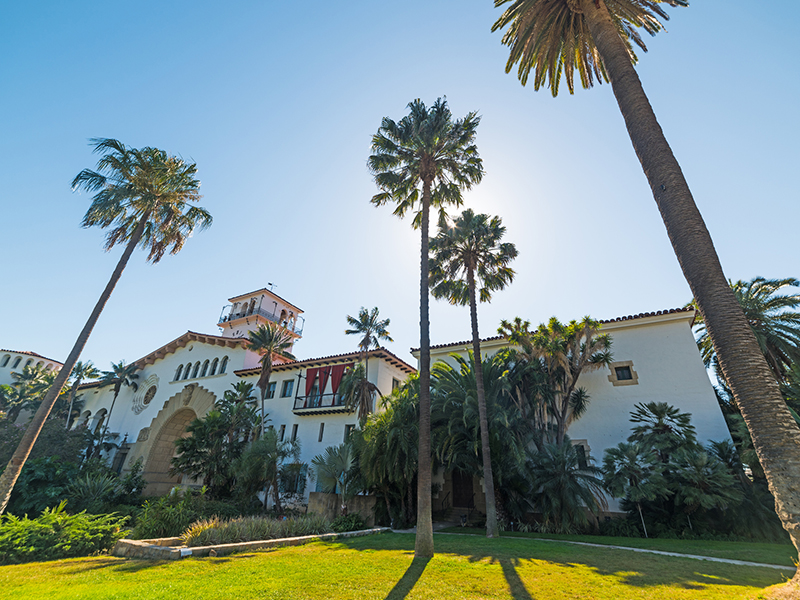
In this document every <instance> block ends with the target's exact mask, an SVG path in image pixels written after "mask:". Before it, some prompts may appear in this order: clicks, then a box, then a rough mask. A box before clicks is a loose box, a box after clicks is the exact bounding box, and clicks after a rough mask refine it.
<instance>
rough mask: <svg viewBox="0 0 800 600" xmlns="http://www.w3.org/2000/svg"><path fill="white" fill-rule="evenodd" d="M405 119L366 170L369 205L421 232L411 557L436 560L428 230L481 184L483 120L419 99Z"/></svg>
mask: <svg viewBox="0 0 800 600" xmlns="http://www.w3.org/2000/svg"><path fill="white" fill-rule="evenodd" d="M408 108H409V110H410V113H409V114H408V115H406V116H405V117H403V118H402V119H401V120H400V121H398V122H395V121H393V120H392V119H390V118H388V117H384V118H383V121H382V122H381V126H380V128H379V129H378V132H377V133H376V134H375V135H374V136H372V155H371V156H370V157H369V160H368V166H369V170H370V172H371V173H372V174H373V176H374V177H375V183H376V184H377V185H378V187H379V188H380V189H381V190H382V191H381V192H380V193H379V194H376V195H375V196H373V197H372V200H371V201H372V203H373V204H374V205H376V206H383V205H384V204H387V203H388V202H394V203H396V205H397V206H396V207H395V210H394V214H395V215H397V216H398V217H403V216H404V215H405V214H406V213H407V212H408V211H409V210H412V211H413V210H418V212H417V213H416V215H415V216H414V221H413V226H414V228H419V229H420V230H421V234H422V242H421V247H420V287H419V294H420V306H419V313H420V319H419V322H420V358H419V365H420V368H419V383H420V398H419V402H420V404H419V406H420V422H419V477H418V480H417V537H416V544H415V550H414V555H415V556H416V557H418V558H429V557H432V556H433V522H432V521H431V476H432V475H431V435H430V431H431V421H430V412H431V394H430V383H431V382H430V379H431V373H430V369H431V365H430V362H431V352H430V344H431V342H430V319H429V311H428V243H429V240H428V226H429V218H430V209H431V207H433V208H436V209H438V210H439V220H440V222H443V221H444V217H445V208H446V207H447V205H449V204H452V205H455V206H458V205H460V204H461V203H462V200H461V191H462V190H465V189H466V190H468V189H471V188H472V186H473V185H475V184H477V183H479V182H480V181H481V179H482V178H483V161H482V160H481V158H480V156H479V155H478V149H477V147H476V146H475V144H474V141H475V133H476V129H477V127H478V123H480V117H478V115H477V114H476V113H474V112H471V113H468V114H467V116H466V117H464V118H463V119H459V120H456V121H453V119H452V114H451V112H450V109H449V108H448V107H447V100H445V99H442V98H439V99H438V100H436V102H435V103H434V104H433V106H431V107H430V108H428V107H426V106H425V104H424V103H423V102H422V101H421V100H414V101H413V102H411V103H410V104H409V105H408Z"/></svg>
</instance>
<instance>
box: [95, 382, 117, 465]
mask: <svg viewBox="0 0 800 600" xmlns="http://www.w3.org/2000/svg"><path fill="white" fill-rule="evenodd" d="M120 386H121V384H120ZM117 396H119V390H116V389H115V390H114V398H113V399H112V400H111V408H109V409H108V414H107V415H106V423H105V425H104V426H103V432H102V433H101V434H100V441H99V442H98V443H97V456H100V453H101V452H102V451H103V440H105V439H106V434H107V433H108V426H109V424H110V423H111V413H112V412H114V405H115V404H116V403H117Z"/></svg>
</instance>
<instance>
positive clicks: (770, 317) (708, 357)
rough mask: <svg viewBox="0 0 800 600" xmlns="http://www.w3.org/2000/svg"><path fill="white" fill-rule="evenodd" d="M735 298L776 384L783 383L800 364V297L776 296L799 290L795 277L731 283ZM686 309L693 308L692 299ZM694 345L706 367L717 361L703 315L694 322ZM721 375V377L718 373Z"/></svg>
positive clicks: (761, 278) (797, 295) (795, 295)
mask: <svg viewBox="0 0 800 600" xmlns="http://www.w3.org/2000/svg"><path fill="white" fill-rule="evenodd" d="M730 285H731V289H732V290H733V293H734V295H735V296H736V299H737V300H738V301H739V304H740V305H741V306H742V310H743V311H744V316H745V317H746V318H747V322H748V323H750V327H751V329H752V330H753V334H754V335H755V336H756V340H757V341H758V346H759V348H761V353H762V354H763V355H764V358H765V359H766V360H767V364H768V365H769V368H770V369H771V370H772V373H773V374H774V375H775V379H776V380H777V381H778V382H779V383H784V384H785V383H786V382H787V377H788V373H789V371H790V370H791V368H792V365H793V364H800V312H797V308H798V307H800V294H778V292H779V291H780V290H783V289H784V288H787V287H800V281H798V280H797V279H795V278H794V277H787V278H785V279H764V278H763V277H756V278H754V279H752V280H751V281H741V280H739V281H737V282H736V283H733V282H731V284H730ZM689 306H695V308H696V304H695V302H694V300H693V301H692V302H690V303H689ZM694 324H695V326H697V330H696V331H697V345H698V347H699V348H700V354H701V355H702V356H703V362H704V363H705V365H706V367H709V366H710V365H713V364H715V363H716V362H717V360H716V352H715V351H714V345H713V344H712V343H711V338H710V337H709V335H708V332H707V331H706V328H705V323H704V322H703V318H702V316H699V317H698V318H697V319H695V322H694ZM720 375H721V374H720Z"/></svg>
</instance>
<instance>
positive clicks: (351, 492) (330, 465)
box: [311, 444, 358, 515]
mask: <svg viewBox="0 0 800 600" xmlns="http://www.w3.org/2000/svg"><path fill="white" fill-rule="evenodd" d="M354 459H355V456H354V454H353V451H352V450H351V448H350V446H349V445H348V444H339V445H338V446H328V447H327V448H326V449H325V452H324V453H323V454H319V455H317V456H315V457H314V458H313V459H312V460H311V464H312V465H314V476H315V477H316V478H317V482H318V483H319V486H320V488H321V489H322V491H324V492H327V493H331V494H338V495H339V499H340V501H339V505H340V506H341V511H342V515H347V501H348V500H349V499H350V498H352V497H353V496H355V495H356V492H358V490H357V489H356V487H355V485H354V480H353V476H352V468H353V464H354Z"/></svg>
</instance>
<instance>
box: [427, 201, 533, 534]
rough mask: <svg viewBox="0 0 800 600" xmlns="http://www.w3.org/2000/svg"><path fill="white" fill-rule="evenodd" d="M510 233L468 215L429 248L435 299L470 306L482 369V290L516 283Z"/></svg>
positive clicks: (490, 506)
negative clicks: (504, 240)
mask: <svg viewBox="0 0 800 600" xmlns="http://www.w3.org/2000/svg"><path fill="white" fill-rule="evenodd" d="M505 232H506V228H505V227H503V225H502V221H501V220H500V217H491V218H490V217H489V215H483V214H479V215H476V214H475V213H474V212H472V210H470V209H467V210H465V211H464V212H463V213H462V214H461V216H459V217H458V218H457V219H456V220H455V221H454V222H453V224H452V225H451V226H449V225H448V224H441V225H440V226H439V235H437V236H436V237H435V238H434V239H433V240H431V244H430V250H431V253H432V255H433V256H432V258H431V267H430V270H431V275H430V285H431V293H432V294H433V297H434V298H444V299H445V300H448V301H449V302H450V303H451V304H458V305H461V306H464V305H466V304H469V314H470V323H471V325H472V353H473V355H474V356H475V361H476V363H477V364H481V338H480V334H479V333H478V299H477V295H476V291H477V288H478V286H479V285H480V301H481V302H490V301H491V299H492V292H496V291H499V290H502V289H503V288H504V287H506V285H508V284H509V283H511V281H513V279H514V270H513V269H512V268H511V267H509V266H508V265H509V264H510V263H511V261H512V260H514V258H516V256H517V248H516V246H514V244H511V243H508V242H506V243H501V241H500V240H501V239H502V238H503V236H504V235H505ZM475 384H476V387H477V393H478V416H479V422H480V430H481V451H482V454H483V481H484V489H485V494H486V537H490V538H491V537H497V536H498V535H499V531H498V529H497V508H496V505H495V498H494V479H493V477H492V458H491V451H490V449H489V421H488V419H487V417H486V395H485V393H484V383H483V370H482V369H475Z"/></svg>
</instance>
